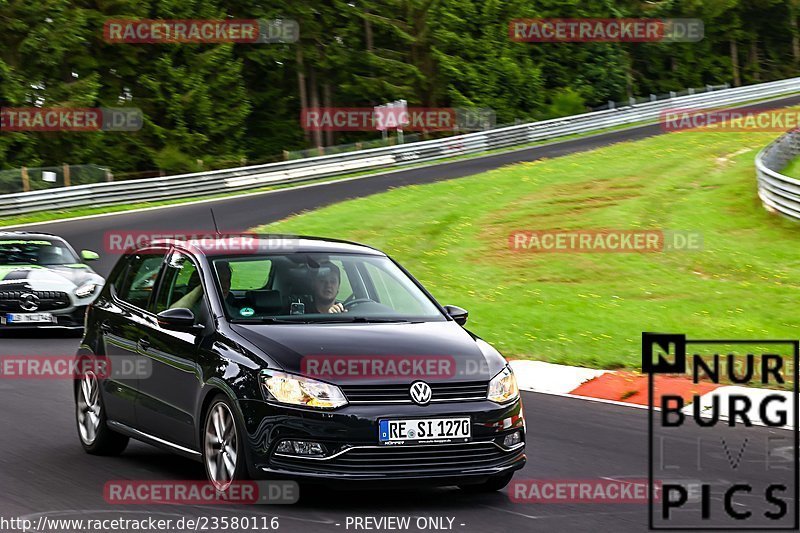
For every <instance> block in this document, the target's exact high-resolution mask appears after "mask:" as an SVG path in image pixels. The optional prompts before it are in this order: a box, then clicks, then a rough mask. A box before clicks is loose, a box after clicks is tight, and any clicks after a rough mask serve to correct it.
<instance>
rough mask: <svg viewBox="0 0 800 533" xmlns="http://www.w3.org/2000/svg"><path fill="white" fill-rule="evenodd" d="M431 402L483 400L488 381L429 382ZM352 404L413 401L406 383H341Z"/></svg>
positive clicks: (341, 387)
mask: <svg viewBox="0 0 800 533" xmlns="http://www.w3.org/2000/svg"><path fill="white" fill-rule="evenodd" d="M429 385H430V386H431V402H454V401H465V400H485V399H486V393H487V392H488V388H489V383H488V382H486V381H468V382H462V383H429ZM339 388H340V389H342V392H344V395H345V396H346V397H347V401H349V402H350V403H352V404H365V403H372V404H380V403H413V402H412V401H411V395H410V393H409V389H410V388H411V384H408V385H343V386H340V387H339Z"/></svg>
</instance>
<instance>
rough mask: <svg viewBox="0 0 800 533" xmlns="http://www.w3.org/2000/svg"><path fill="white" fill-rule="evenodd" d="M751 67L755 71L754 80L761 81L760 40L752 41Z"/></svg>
mask: <svg viewBox="0 0 800 533" xmlns="http://www.w3.org/2000/svg"><path fill="white" fill-rule="evenodd" d="M750 68H751V69H752V71H753V81H761V63H760V62H759V60H758V42H756V41H753V42H752V43H750Z"/></svg>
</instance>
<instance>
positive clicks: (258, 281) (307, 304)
mask: <svg viewBox="0 0 800 533" xmlns="http://www.w3.org/2000/svg"><path fill="white" fill-rule="evenodd" d="M212 270H213V272H214V274H215V275H216V276H217V281H218V286H219V287H220V289H221V296H222V298H221V299H222V300H223V303H224V304H225V308H226V311H227V315H228V318H229V319H232V320H246V321H258V320H261V319H265V320H267V321H269V320H268V319H275V318H280V319H281V321H304V322H321V321H324V322H330V321H337V322H338V321H365V320H366V321H368V320H376V321H412V320H413V321H431V320H437V321H440V320H445V318H444V317H443V316H442V314H441V312H440V311H439V309H438V308H437V307H436V305H435V304H434V303H433V302H432V301H431V300H430V298H429V297H428V296H427V295H425V294H424V293H423V292H422V291H420V289H419V288H418V287H417V285H416V284H415V283H414V282H413V281H412V280H411V279H410V278H409V277H408V276H407V275H406V274H405V273H404V272H403V271H402V270H400V269H399V268H397V266H396V265H395V264H394V263H392V261H391V260H389V259H388V258H386V257H382V256H374V255H360V254H322V253H287V254H269V255H264V256H238V257H220V258H215V259H213V261H212ZM272 321H273V322H274V321H275V320H272Z"/></svg>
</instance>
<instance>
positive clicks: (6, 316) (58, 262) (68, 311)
mask: <svg viewBox="0 0 800 533" xmlns="http://www.w3.org/2000/svg"><path fill="white" fill-rule="evenodd" d="M98 258H99V256H98V255H97V253H95V252H92V251H89V250H83V251H82V252H81V253H80V256H79V255H78V254H77V253H76V252H75V250H73V248H72V247H71V246H70V245H69V244H68V243H67V242H66V241H65V240H64V239H62V238H60V237H57V236H55V235H50V234H46V233H27V232H19V231H13V232H0V331H6V330H10V329H18V328H67V329H75V330H80V329H82V328H83V322H84V315H85V313H86V306H88V305H89V304H90V303H92V302H93V301H94V300H95V298H96V297H97V295H98V294H99V293H100V289H102V287H103V285H104V284H105V280H104V279H103V278H102V277H101V276H99V275H98V274H97V273H96V272H95V271H94V270H92V269H91V268H90V267H89V266H88V265H87V264H86V262H88V261H93V260H96V259H98Z"/></svg>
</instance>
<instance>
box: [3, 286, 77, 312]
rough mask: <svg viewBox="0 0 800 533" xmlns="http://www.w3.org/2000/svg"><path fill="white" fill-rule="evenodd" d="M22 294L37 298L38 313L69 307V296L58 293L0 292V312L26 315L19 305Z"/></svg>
mask: <svg viewBox="0 0 800 533" xmlns="http://www.w3.org/2000/svg"><path fill="white" fill-rule="evenodd" d="M23 294H33V295H35V296H36V297H37V298H39V307H38V309H36V310H35V311H36V312H39V311H56V310H58V309H66V308H67V307H69V306H70V305H71V302H70V299H69V295H68V294H67V293H66V292H58V291H0V311H8V312H20V313H27V312H30V311H29V310H26V309H23V308H22V306H21V305H20V298H21V297H22V295H23Z"/></svg>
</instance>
